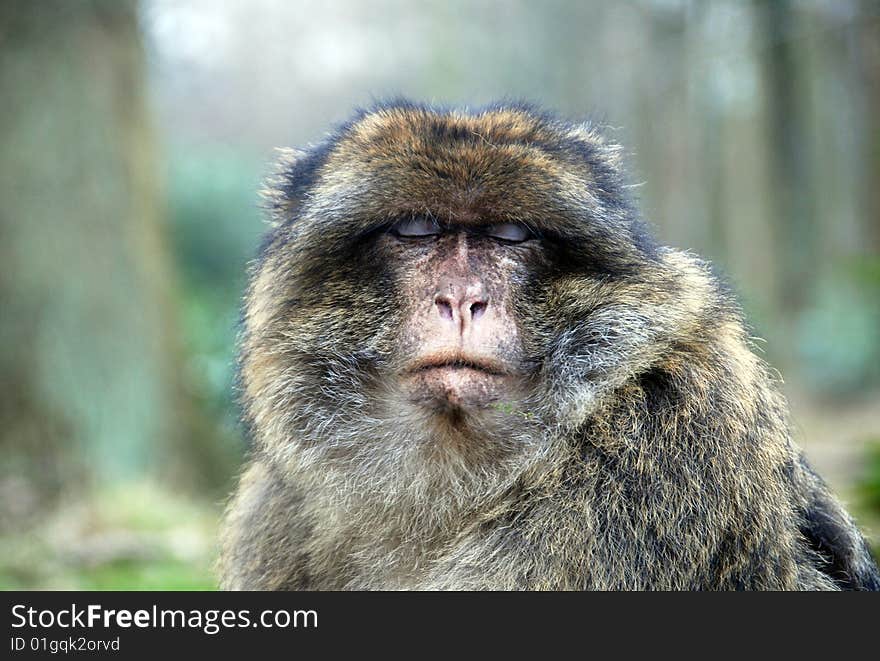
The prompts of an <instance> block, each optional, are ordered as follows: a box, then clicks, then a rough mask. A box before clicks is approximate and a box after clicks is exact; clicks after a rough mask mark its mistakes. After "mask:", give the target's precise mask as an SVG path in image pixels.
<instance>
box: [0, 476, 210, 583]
mask: <svg viewBox="0 0 880 661" xmlns="http://www.w3.org/2000/svg"><path fill="white" fill-rule="evenodd" d="M218 516H219V513H218V512H217V511H216V510H215V509H214V508H212V507H208V506H206V505H204V504H202V503H199V502H197V501H192V500H190V499H188V498H184V497H182V496H175V495H173V494H171V493H169V492H168V490H167V488H166V487H161V486H158V485H156V484H152V483H130V484H127V485H125V486H120V487H116V488H114V489H112V490H108V491H98V492H95V493H93V494H91V495H89V496H85V497H82V498H79V499H76V500H74V501H72V502H69V503H67V504H65V505H64V506H62V507H60V508H59V509H58V510H56V511H55V512H53V513H52V514H51V515H49V516H48V517H46V518H45V519H42V520H39V521H38V522H37V523H34V524H32V525H31V527H30V528H28V529H27V530H23V531H22V530H15V531H9V532H7V533H5V534H3V535H2V536H0V589H29V590H33V589H69V590H89V589H94V590H107V589H116V590H160V589H162V590H210V589H214V588H215V587H216V581H215V579H214V576H213V572H212V569H211V565H212V561H213V555H214V545H215V539H216V527H217V519H218Z"/></svg>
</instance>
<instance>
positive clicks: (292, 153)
mask: <svg viewBox="0 0 880 661" xmlns="http://www.w3.org/2000/svg"><path fill="white" fill-rule="evenodd" d="M275 151H276V152H277V154H278V157H277V158H276V160H275V164H274V166H273V167H272V171H271V173H270V174H269V175H268V176H267V177H266V178H265V179H264V181H263V187H262V188H261V189H260V198H261V199H262V200H263V206H264V207H265V208H266V211H267V212H268V217H269V218H268V219H269V223H270V224H271V225H273V226H276V227H277V226H278V225H280V224H282V223H283V222H284V221H286V220H288V219H289V218H291V216H293V214H294V213H296V211H297V209H298V208H299V206H300V204H301V203H302V197H301V196H300V195H298V194H297V193H298V192H299V191H298V187H297V185H296V180H297V179H298V178H299V177H298V175H299V170H300V169H301V167H300V166H301V165H302V164H303V162H304V161H305V160H306V158H307V157H308V155H309V152H308V151H306V150H304V149H294V148H292V147H278V148H276V150H275Z"/></svg>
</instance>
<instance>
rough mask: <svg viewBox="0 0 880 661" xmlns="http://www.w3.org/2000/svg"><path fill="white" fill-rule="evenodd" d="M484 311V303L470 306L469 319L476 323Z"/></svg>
mask: <svg viewBox="0 0 880 661" xmlns="http://www.w3.org/2000/svg"><path fill="white" fill-rule="evenodd" d="M485 311H486V303H485V302H484V301H477V302H476V303H472V304H471V319H473V320H474V321H476V320H477V319H479V318H480V317H482V316H483V313H484V312H485Z"/></svg>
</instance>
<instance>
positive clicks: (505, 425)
mask: <svg viewBox="0 0 880 661" xmlns="http://www.w3.org/2000/svg"><path fill="white" fill-rule="evenodd" d="M618 156H619V150H618V148H617V147H616V146H614V145H611V144H609V143H608V142H606V141H605V139H604V138H603V137H602V136H601V135H600V134H599V133H598V132H596V130H594V128H592V127H591V126H590V125H584V124H570V123H566V122H563V121H561V120H558V119H556V118H554V117H551V116H548V115H545V114H541V113H539V112H536V111H533V110H532V109H530V108H528V107H525V106H519V105H511V106H497V107H490V108H487V109H484V110H480V111H476V112H464V111H458V110H434V109H430V108H427V107H422V106H417V105H412V104H408V103H394V104H389V105H383V106H380V107H377V108H374V109H372V110H369V111H365V112H362V113H359V114H358V115H357V116H355V117H354V118H353V119H352V120H350V121H349V122H348V123H346V124H345V125H343V126H342V127H340V128H339V129H338V131H337V132H336V133H335V134H333V135H332V136H330V137H328V138H327V139H326V140H325V141H324V142H323V143H321V144H320V145H318V146H316V147H313V148H311V149H309V150H307V151H302V152H293V151H291V152H286V153H285V154H284V157H283V158H282V162H281V165H280V167H279V169H278V171H277V173H276V175H275V176H274V177H273V178H272V179H271V180H270V184H269V187H268V190H267V192H266V195H267V199H268V201H269V208H270V212H271V216H272V221H273V228H272V230H271V232H270V233H269V236H268V237H267V239H266V242H265V245H264V247H263V250H262V253H261V256H260V258H259V260H258V261H257V262H256V264H255V266H254V268H253V272H252V279H251V285H250V289H249V292H248V295H247V300H246V306H245V316H244V331H243V336H242V341H241V353H240V377H241V390H242V400H243V403H244V409H245V418H246V420H247V422H248V423H249V424H250V426H251V428H252V430H253V434H252V435H253V437H254V439H255V443H256V447H257V451H260V452H264V453H267V454H268V455H269V456H271V457H273V460H274V461H277V462H282V463H283V464H285V465H286V466H287V469H286V470H288V471H289V473H290V474H296V475H298V476H299V477H298V479H300V480H309V479H317V480H325V479H327V477H328V476H334V478H338V479H342V478H345V479H348V480H351V479H355V480H361V481H362V482H363V488H361V489H354V490H351V489H346V490H343V489H340V490H339V491H340V492H343V491H344V492H345V493H351V492H352V491H354V492H356V493H361V494H364V493H366V492H370V491H380V492H381V493H382V497H384V498H391V497H393V494H402V493H419V494H421V497H423V498H428V497H429V496H430V495H431V494H433V496H432V497H441V496H440V494H443V496H442V497H447V498H455V499H458V500H459V501H461V502H465V501H467V500H468V499H469V498H472V497H474V494H480V495H481V496H486V495H487V494H491V493H493V489H494V488H497V489H501V488H507V487H509V485H510V482H511V480H514V479H516V478H517V477H518V476H521V475H522V474H523V472H524V471H528V470H530V469H532V468H535V467H536V466H537V465H538V464H540V463H541V462H545V461H547V460H548V458H550V457H552V456H553V454H554V453H558V452H565V451H569V450H570V448H560V447H558V443H557V439H558V437H559V434H558V433H557V431H558V430H559V429H561V428H565V429H571V428H572V427H573V426H577V424H579V422H580V421H582V420H583V418H584V416H585V415H586V413H587V412H588V411H589V409H590V407H594V406H596V405H597V404H598V403H599V402H600V401H601V396H602V393H603V392H605V391H607V390H608V389H609V388H613V387H614V386H615V385H617V384H619V383H622V382H623V381H624V380H625V379H626V378H627V376H629V375H631V374H632V373H633V372H634V371H637V370H638V369H640V368H641V367H643V366H645V365H648V364H649V363H650V361H651V360H652V359H653V358H654V357H655V355H656V352H657V351H660V350H662V349H661V348H658V347H662V346H664V342H665V343H666V344H667V345H671V344H672V343H674V341H675V337H676V334H677V333H678V332H679V331H680V330H681V328H682V325H683V324H685V325H686V323H688V322H687V319H688V318H690V316H691V315H690V314H689V312H690V311H689V310H688V309H687V301H688V300H689V298H690V299H693V300H697V299H698V298H699V297H698V296H697V295H696V294H698V293H699V292H694V291H692V290H693V287H697V288H699V282H700V280H699V278H697V279H696V280H694V281H693V282H696V283H697V284H696V285H692V287H691V294H686V293H682V288H681V287H680V286H678V285H677V284H676V282H677V278H678V276H677V275H676V273H679V272H680V271H681V270H682V269H684V268H685V266H684V262H681V263H680V264H679V266H680V267H681V268H679V267H678V266H677V267H675V268H673V266H674V262H676V259H677V258H676V257H675V256H674V255H672V254H671V253H667V252H664V251H662V250H660V249H658V248H657V246H656V245H655V244H654V243H653V241H652V240H651V239H650V237H649V236H648V235H647V234H646V233H645V232H644V230H643V229H642V225H641V223H640V221H639V219H638V217H637V214H636V212H635V210H634V208H633V206H632V205H631V204H630V202H629V201H628V197H627V195H626V194H625V190H624V189H625V186H624V184H623V183H622V182H623V179H622V174H621V170H620V164H619V158H618ZM679 261H680V260H679ZM688 268H691V267H688ZM691 270H692V271H693V270H694V268H691ZM697 270H699V269H697ZM671 300H675V302H676V304H675V305H669V302H670V301H671ZM666 308H669V309H668V310H667V309H666ZM676 310H677V311H678V312H675V311H676ZM676 315H678V316H676ZM545 468H546V466H545ZM316 476H318V477H316ZM487 480H488V481H492V482H493V484H489V485H487V484H486V481H487ZM468 484H470V485H472V486H473V488H472V489H468V488H465V486H466V485H468ZM441 509H442V508H441Z"/></svg>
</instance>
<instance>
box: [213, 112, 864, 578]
mask: <svg viewBox="0 0 880 661" xmlns="http://www.w3.org/2000/svg"><path fill="white" fill-rule="evenodd" d="M618 154H619V149H618V148H617V147H616V146H614V145H610V144H608V143H607V142H606V141H605V140H604V139H603V138H602V137H601V135H600V134H599V133H598V132H597V131H596V130H595V129H594V128H592V127H591V126H589V125H580V124H571V123H567V122H563V121H561V120H558V119H556V118H553V117H549V116H547V115H544V114H542V113H540V112H538V111H535V110H534V109H532V108H529V107H524V106H516V105H509V106H496V107H491V108H488V109H485V110H481V111H476V112H472V113H469V112H465V111H459V110H435V109H431V108H427V107H423V106H418V105H413V104H409V103H405V102H402V103H395V104H389V105H386V106H380V107H377V108H374V109H373V110H371V111H368V112H363V113H360V114H359V115H358V116H356V117H355V118H354V119H353V120H352V121H351V122H349V123H348V124H347V125H345V126H343V127H342V128H340V129H339V131H338V132H337V133H336V134H334V135H333V136H331V137H329V138H328V139H327V140H326V141H325V142H324V143H322V144H321V145H318V146H316V147H314V148H312V149H310V150H307V151H304V152H289V153H286V154H285V155H284V157H283V158H282V164H281V166H280V168H279V172H278V174H277V175H276V176H275V177H274V178H273V179H272V181H271V182H270V187H269V190H268V192H267V197H268V199H269V203H270V212H271V214H272V220H273V229H272V231H271V232H270V234H269V236H268V238H267V242H266V245H265V248H264V250H263V253H262V255H261V257H260V259H259V260H258V261H257V262H256V263H255V265H254V268H253V271H252V274H251V275H252V277H251V284H250V288H249V290H248V294H247V298H246V305H245V314H244V328H243V333H242V340H241V351H240V387H241V399H242V403H243V408H244V413H245V420H246V422H247V424H248V426H249V428H250V431H251V436H252V439H253V443H254V449H253V456H252V458H251V461H250V465H249V467H248V468H247V470H246V471H245V473H244V474H243V476H242V478H241V482H240V485H239V489H238V492H237V494H236V496H235V498H234V499H233V501H232V502H231V504H230V506H229V511H228V515H227V519H226V523H225V527H224V532H223V552H222V557H221V561H220V575H221V583H222V585H223V587H226V588H236V589H240V588H249V589H298V588H305V589H389V588H390V589H839V588H852V589H870V588H877V587H878V576H877V569H876V566H875V565H874V563H873V560H872V559H871V557H870V555H869V553H868V551H867V549H866V546H865V544H864V541H863V540H862V538H861V536H860V534H859V532H858V531H857V529H856V528H855V526H854V524H853V523H852V521H851V520H850V518H849V517H848V515H847V514H846V512H845V511H844V510H843V509H842V508H841V506H840V505H839V504H838V503H837V501H836V500H835V499H834V498H833V497H832V496H831V495H830V494H829V493H828V490H827V489H826V487H825V486H824V485H823V483H822V482H821V480H819V478H817V477H816V476H815V475H814V474H813V473H812V471H811V470H810V469H809V467H808V465H807V463H806V461H805V460H804V458H803V455H802V454H801V452H800V451H799V450H798V449H797V448H796V447H795V446H794V445H793V444H792V442H791V440H790V437H789V431H788V422H787V411H786V404H785V402H784V401H783V399H782V397H781V396H780V395H779V393H778V392H777V389H776V386H775V384H774V382H773V379H772V377H771V375H770V373H769V371H768V368H767V367H766V366H765V365H764V364H763V363H762V362H761V361H760V360H759V359H758V358H757V357H756V356H755V355H754V354H753V353H752V351H751V350H750V346H749V342H748V338H747V335H746V332H745V330H744V327H743V324H742V322H741V319H740V314H739V312H738V309H737V307H736V306H735V304H734V303H733V301H732V300H731V297H730V295H729V294H728V293H726V292H725V291H724V290H723V288H722V287H720V286H719V284H718V283H717V281H716V280H715V278H714V277H713V276H712V275H711V273H710V271H709V270H708V268H707V266H706V265H705V264H704V263H703V262H701V261H700V260H698V259H696V258H695V257H693V256H691V255H688V254H686V253H682V252H679V251H676V250H673V249H670V248H665V247H660V246H657V245H655V244H654V242H653V240H652V239H651V238H650V236H649V235H648V234H646V232H645V231H644V229H643V227H642V225H641V223H640V221H639V219H638V217H637V214H636V212H635V210H634V208H633V207H632V205H631V204H630V202H629V201H628V199H627V196H626V195H625V186H624V184H623V175H622V173H621V171H620V162H619V158H618ZM405 216H427V217H430V218H433V219H436V220H437V221H438V222H441V223H448V224H453V225H455V226H462V227H467V226H470V225H485V224H486V223H491V222H509V221H515V222H518V223H522V224H524V225H527V226H528V227H530V228H532V229H533V230H534V231H535V232H536V233H537V234H538V235H539V236H540V237H541V238H542V242H541V245H542V247H541V248H540V249H535V250H534V251H533V252H527V251H522V252H520V253H517V254H521V255H525V256H524V257H522V258H521V261H522V264H527V265H528V268H525V267H523V269H524V270H520V271H517V270H516V269H514V270H512V271H510V273H509V274H508V273H506V272H505V273H504V274H498V273H496V274H495V276H494V277H495V278H496V280H497V282H496V284H498V285H499V286H500V285H504V286H506V287H509V288H510V291H511V292H512V294H513V298H512V300H513V302H512V303H511V304H510V305H511V310H512V314H515V316H516V331H517V332H516V334H515V335H516V337H517V341H518V342H519V343H520V344H519V345H518V346H519V347H520V349H519V351H520V354H521V355H520V354H518V358H517V360H518V361H520V364H521V365H522V366H523V369H524V370H525V371H526V373H527V374H528V378H527V383H528V387H527V388H526V389H525V391H524V392H523V393H517V394H515V395H513V396H511V399H510V401H499V402H497V403H496V404H494V405H492V406H488V407H485V408H484V409H482V410H479V411H476V412H468V411H462V412H460V413H459V414H458V415H457V416H455V417H445V418H442V419H443V420H444V422H442V423H441V422H438V418H437V417H436V416H430V415H428V414H426V413H425V412H424V411H422V410H421V409H419V408H418V407H414V406H411V405H409V404H407V403H406V402H405V401H404V400H403V399H402V398H401V394H400V392H399V387H398V386H396V385H395V383H394V380H393V379H392V378H390V377H389V374H392V373H394V369H395V367H396V366H397V364H398V362H399V353H400V347H401V342H402V341H403V339H402V335H401V333H402V331H401V329H402V328H404V327H405V326H406V318H407V315H408V314H409V313H408V312H407V311H408V310H409V307H408V303H407V298H408V297H409V294H405V293H404V292H406V291H407V287H408V281H407V275H406V274H407V273H409V271H407V270H406V266H405V259H403V258H401V257H400V256H399V254H398V253H397V252H395V251H394V250H395V249H394V248H393V247H392V246H391V244H390V243H389V241H388V240H387V238H383V236H384V235H383V233H382V228H383V227H384V226H387V225H388V224H389V223H391V222H393V221H394V219H396V218H400V217H405ZM511 268H513V267H511Z"/></svg>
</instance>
